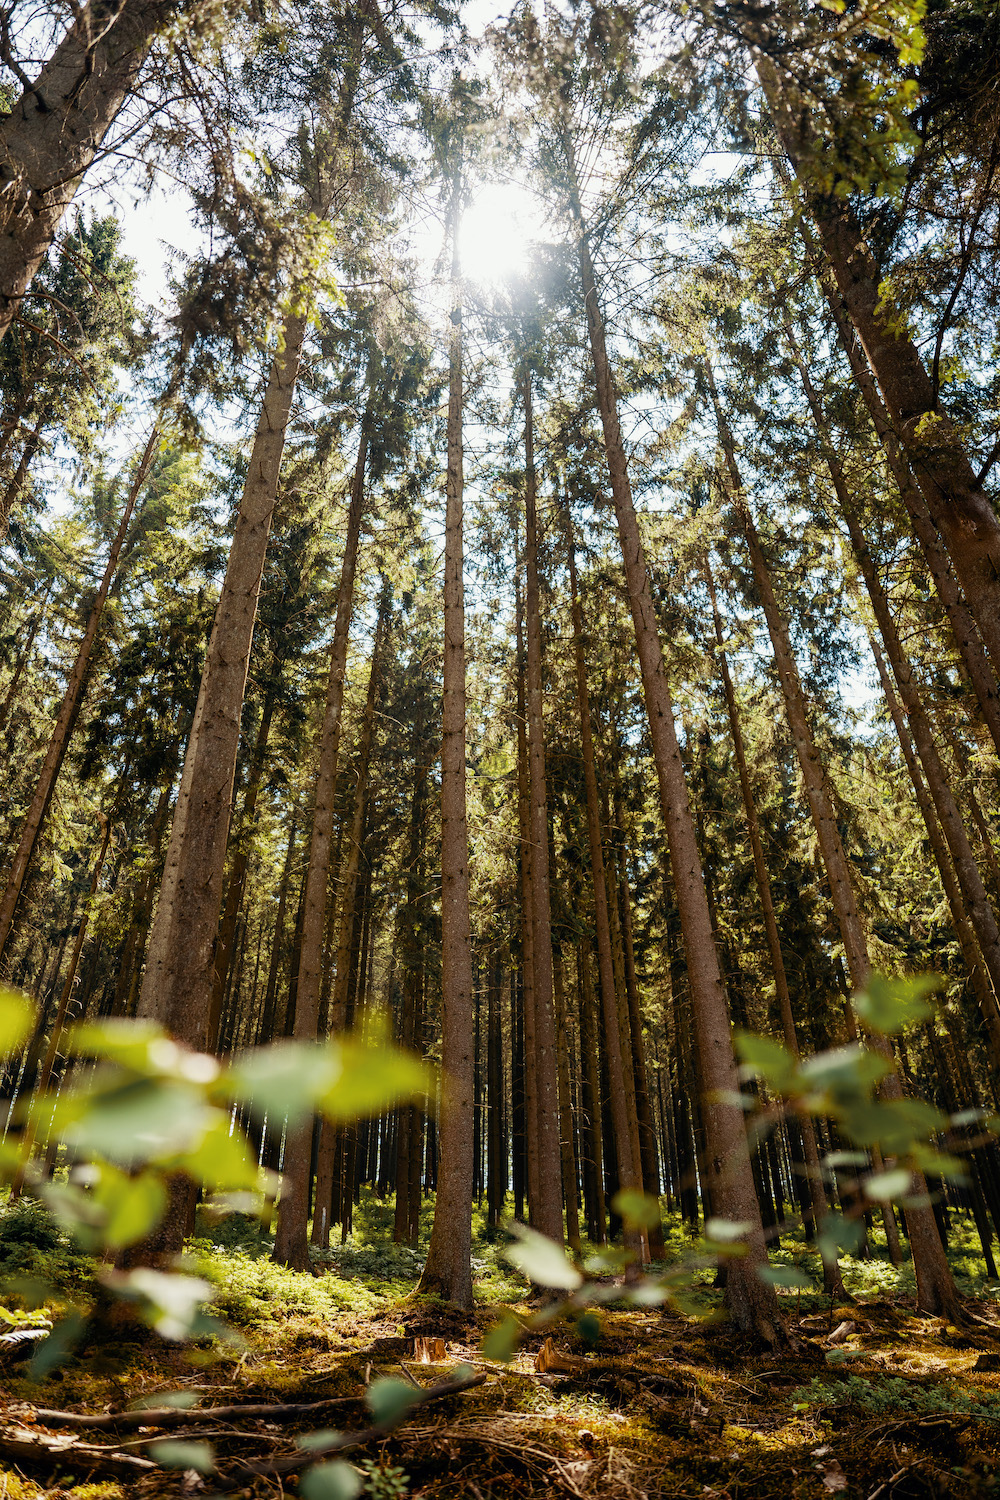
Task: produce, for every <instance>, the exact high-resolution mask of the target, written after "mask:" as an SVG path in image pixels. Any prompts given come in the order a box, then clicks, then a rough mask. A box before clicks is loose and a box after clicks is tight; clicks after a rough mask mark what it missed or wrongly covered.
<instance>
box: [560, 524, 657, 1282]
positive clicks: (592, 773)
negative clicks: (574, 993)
mask: <svg viewBox="0 0 1000 1500" xmlns="http://www.w3.org/2000/svg"><path fill="white" fill-rule="evenodd" d="M563 518H564V524H565V531H566V551H567V561H568V564H569V590H570V611H571V620H572V625H573V658H574V664H575V667H576V705H577V715H578V717H579V721H580V753H581V756H582V759H583V781H584V787H585V790H586V798H587V838H588V842H589V845H590V874H591V882H592V888H593V892H594V925H595V929H596V937H597V971H598V977H599V982H600V990H601V1016H602V1019H603V1022H604V1048H605V1055H606V1057H607V1068H608V1102H609V1104H610V1105H611V1128H612V1131H613V1133H614V1142H615V1154H616V1156H617V1158H618V1176H619V1181H620V1186H621V1187H623V1188H630V1189H633V1190H639V1189H641V1188H642V1177H641V1174H640V1165H639V1162H638V1160H637V1159H636V1156H635V1153H634V1152H633V1150H632V1122H631V1120H630V1119H629V1113H628V1096H627V1093H626V1088H625V1065H626V1062H625V1055H624V1048H623V1046H622V1033H621V1027H620V1025H619V1020H618V990H617V986H616V984H615V964H614V951H613V948H612V943H611V913H610V910H609V906H608V882H607V873H606V870H605V865H604V845H603V841H602V838H601V804H600V796H599V793H598V788H597V762H596V758H595V755H594V734H593V730H592V728H591V722H590V691H589V688H588V684H587V663H586V657H585V654H584V627H583V610H582V608H581V605H580V597H579V591H578V588H577V576H576V547H575V545H574V539H573V519H572V516H571V514H570V509H569V499H568V497H567V500H566V506H565V510H564V517H563ZM587 977H588V978H589V975H588V976H587ZM593 1097H594V1101H595V1106H596V1107H597V1110H598V1113H599V1111H600V1097H601V1096H600V1089H599V1088H597V1087H596V1080H595V1083H594V1094H593ZM597 1141H598V1144H599V1143H600V1135H599V1133H598V1135H597ZM597 1154H598V1153H597V1152H595V1155H597ZM601 1154H603V1153H601ZM597 1165H598V1170H600V1168H601V1167H602V1166H603V1162H601V1161H600V1160H598V1163H597ZM626 1248H628V1249H629V1250H631V1251H632V1253H633V1254H635V1255H641V1254H642V1239H641V1236H640V1235H638V1234H637V1233H636V1232H635V1231H627V1232H626Z"/></svg>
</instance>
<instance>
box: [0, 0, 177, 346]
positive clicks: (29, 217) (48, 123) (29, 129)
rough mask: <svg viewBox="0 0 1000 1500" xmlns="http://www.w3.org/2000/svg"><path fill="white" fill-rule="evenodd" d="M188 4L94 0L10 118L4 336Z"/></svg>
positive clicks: (0, 158)
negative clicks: (83, 182)
mask: <svg viewBox="0 0 1000 1500" xmlns="http://www.w3.org/2000/svg"><path fill="white" fill-rule="evenodd" d="M189 8H191V7H190V3H188V4H186V5H182V4H179V3H178V0H122V3H121V5H119V6H115V5H114V4H112V3H110V0H89V3H84V4H82V5H80V6H75V7H74V11H75V19H74V22H73V25H72V26H71V27H70V28H69V30H68V31H67V33H66V35H65V36H64V37H63V40H62V41H61V42H60V43H59V45H58V47H57V48H56V50H55V51H54V52H53V54H52V56H51V57H50V58H49V60H48V61H47V62H46V63H45V64H44V66H43V67H42V70H41V72H40V73H39V74H38V77H37V78H36V79H35V80H34V82H32V83H26V85H25V88H24V92H23V93H22V94H21V96H20V98H19V99H17V100H16V101H15V103H14V105H13V107H12V109H11V111H10V114H8V115H7V116H6V117H5V118H4V119H3V120H2V121H0V338H2V337H3V335H4V333H6V331H7V329H8V327H9V326H10V322H11V318H12V317H13V316H14V314H15V312H16V310H17V306H18V304H19V302H20V300H21V298H22V297H23V296H24V293H25V292H26V291H27V289H28V287H29V285H30V284H31V279H32V277H33V276H34V274H35V272H36V271H37V269H38V267H39V265H40V264H41V262H42V260H43V259H44V257H45V255H46V253H47V251H48V249H49V246H50V245H51V244H52V241H53V239H54V238H55V234H56V231H57V229H58V228H59V225H60V223H61V222H62V218H63V215H64V213H65V212H66V209H67V208H68V207H69V205H70V203H71V202H72V201H73V197H74V195H75V193H76V190H77V188H78V187H79V185H80V179H81V178H82V177H83V174H84V173H85V172H86V170H87V168H88V167H89V166H90V164H91V162H92V161H93V159H94V157H95V155H96V154H97V152H98V150H99V148H100V145H101V142H102V141H103V139H104V137H105V135H106V134H107V132H108V130H109V128H110V126H111V125H112V123H113V122H114V120H115V117H116V116H117V114H118V112H119V110H120V109H121V107H122V104H123V103H124V102H125V100H126V98H127V97H128V95H129V93H130V92H131V91H132V89H133V88H134V87H135V84H136V80H137V79H138V77H139V73H140V71H141V69H142V65H143V63H144V61H145V59H146V53H147V52H148V50H149V46H150V43H151V42H152V40H153V38H154V36H155V35H156V34H157V32H158V31H160V30H162V29H163V27H164V26H166V24H167V23H168V22H169V21H170V20H171V19H172V18H173V17H174V16H175V15H176V14H177V12H178V11H179V10H184V9H189Z"/></svg>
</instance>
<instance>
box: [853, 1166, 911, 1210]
mask: <svg viewBox="0 0 1000 1500" xmlns="http://www.w3.org/2000/svg"><path fill="white" fill-rule="evenodd" d="M912 1187H913V1178H912V1176H911V1174H910V1173H909V1172H907V1171H906V1169H905V1168H904V1167H898V1168H896V1169H894V1170H893V1171H889V1172H876V1173H874V1175H873V1176H871V1177H868V1178H866V1179H865V1182H864V1190H865V1197H866V1198H873V1199H875V1200H876V1201H877V1202H881V1201H882V1200H883V1199H886V1198H902V1197H903V1195H904V1194H905V1193H908V1192H910V1191H911V1189H912Z"/></svg>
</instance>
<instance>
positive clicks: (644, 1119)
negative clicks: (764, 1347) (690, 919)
mask: <svg viewBox="0 0 1000 1500" xmlns="http://www.w3.org/2000/svg"><path fill="white" fill-rule="evenodd" d="M614 812H615V822H616V823H617V825H618V831H619V838H618V840H617V842H616V861H617V866H618V870H617V875H618V879H617V886H618V907H619V921H620V923H621V931H622V953H623V957H624V960H625V998H626V1001H627V1003H628V1021H629V1037H630V1038H631V1043H632V1072H633V1074H634V1075H635V1109H636V1125H637V1127H638V1136H639V1161H640V1163H641V1168H642V1185H643V1188H644V1189H645V1191H646V1193H647V1194H648V1196H649V1197H650V1198H653V1199H654V1200H655V1201H656V1203H657V1204H659V1201H660V1168H659V1161H658V1158H657V1150H656V1130H655V1128H654V1126H653V1111H652V1108H651V1106H650V1102H649V1070H648V1068H647V1067H646V1044H645V1042H644V1040H643V1035H642V1010H641V1007H640V1003H639V981H638V978H637V976H636V971H635V944H634V942H633V938H632V893H631V891H630V889H629V883H628V871H627V869H626V863H625V845H624V843H623V838H624V834H623V822H624V820H623V817H622V809H621V797H620V793H619V789H618V785H617V780H616V782H615V792H614ZM649 1253H650V1255H651V1256H652V1258H653V1259H654V1260H662V1258H663V1255H664V1244H663V1225H662V1223H661V1222H660V1219H659V1216H658V1215H657V1220H656V1223H655V1224H654V1225H653V1226H652V1228H651V1229H650V1230H649Z"/></svg>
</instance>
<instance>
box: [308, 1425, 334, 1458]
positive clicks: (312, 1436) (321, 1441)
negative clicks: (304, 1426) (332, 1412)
mask: <svg viewBox="0 0 1000 1500" xmlns="http://www.w3.org/2000/svg"><path fill="white" fill-rule="evenodd" d="M339 1437H340V1433H339V1432H337V1431H336V1430H335V1429H334V1428H333V1427H321V1428H318V1429H317V1431H316V1432H306V1433H303V1434H302V1436H301V1437H300V1438H299V1439H298V1444H299V1447H300V1448H304V1449H305V1450H306V1452H307V1453H311V1452H313V1451H314V1450H315V1449H316V1448H328V1447H329V1446H330V1444H331V1443H335V1442H336V1441H337V1439H338V1438H339Z"/></svg>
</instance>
